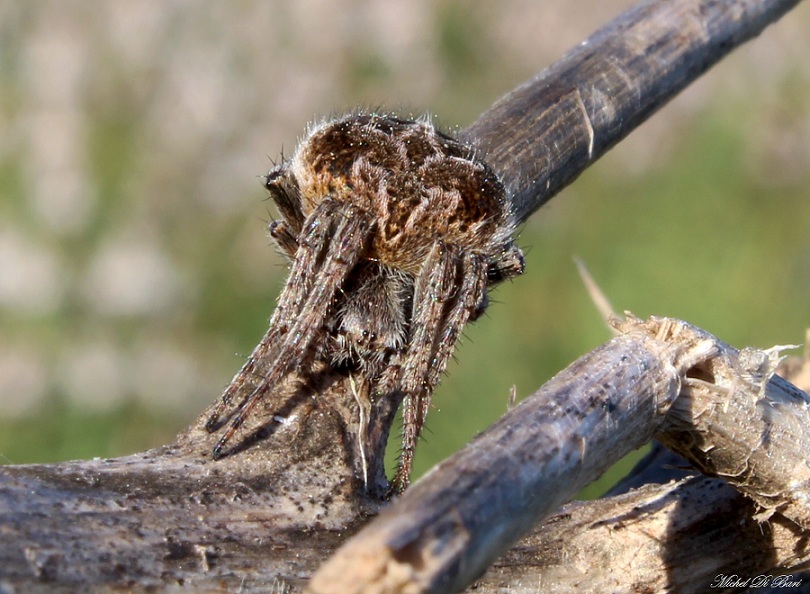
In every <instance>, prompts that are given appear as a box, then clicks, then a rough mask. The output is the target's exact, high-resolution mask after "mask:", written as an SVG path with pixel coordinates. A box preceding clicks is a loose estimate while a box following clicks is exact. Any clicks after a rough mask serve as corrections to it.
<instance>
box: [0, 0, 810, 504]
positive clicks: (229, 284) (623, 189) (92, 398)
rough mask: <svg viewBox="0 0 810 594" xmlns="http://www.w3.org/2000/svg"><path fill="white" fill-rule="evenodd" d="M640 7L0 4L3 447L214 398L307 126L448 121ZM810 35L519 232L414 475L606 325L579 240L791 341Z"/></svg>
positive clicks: (808, 208) (31, 455)
mask: <svg viewBox="0 0 810 594" xmlns="http://www.w3.org/2000/svg"><path fill="white" fill-rule="evenodd" d="M629 4H630V3H629V2H619V1H613V2H604V1H602V2H598V1H596V0H585V1H584V2H579V3H577V4H576V6H574V5H572V4H570V3H566V2H561V1H553V2H544V3H539V4H538V3H535V2H526V1H524V0H508V1H505V2H499V3H490V2H483V1H473V2H462V1H460V0H458V1H449V0H443V1H440V2H435V1H432V0H393V1H385V2H375V3H366V2H360V1H356V0H355V1H350V0H343V1H340V2H326V1H317V0H308V1H304V2H293V1H287V2H281V1H277V2H251V1H245V2H229V3H221V2H196V3H181V2H160V1H157V0H154V1H144V2H128V1H124V0H112V1H109V2H104V3H97V2H92V1H91V0H74V1H71V2H58V1H45V0H42V1H38V2H16V3H14V2H5V3H0V460H2V461H5V462H13V463H23V462H34V461H54V460H60V459H66V458H72V457H91V456H111V455H118V454H124V453H128V452H132V451H136V450H138V449H143V448H146V447H150V446H154V445H158V444H161V443H165V442H166V441H168V440H169V439H171V437H172V436H173V434H174V433H176V432H177V431H179V430H180V429H182V428H183V427H184V426H185V425H186V424H187V423H189V422H190V421H191V420H192V419H193V418H194V417H195V416H196V415H197V414H198V413H199V412H200V411H201V410H202V409H203V408H204V407H205V406H206V405H207V404H208V403H209V402H211V401H213V400H214V399H215V398H216V397H217V396H218V394H219V392H220V390H221V388H222V387H224V386H225V385H226V384H227V382H228V380H229V379H230V377H231V375H232V374H233V373H235V372H236V371H237V370H238V368H239V367H240V365H241V363H242V360H243V357H244V355H246V354H247V353H249V352H250V350H251V349H252V347H253V345H254V344H255V343H256V342H257V340H258V339H259V338H260V336H261V335H262V334H263V332H264V330H265V328H266V321H267V318H268V316H269V314H270V312H271V310H272V307H273V304H274V298H275V295H276V294H277V292H278V288H279V286H280V283H281V282H282V280H283V276H284V273H285V268H284V265H283V262H282V261H281V260H280V259H279V258H278V256H277V255H276V254H275V253H274V251H273V249H272V248H271V247H270V242H269V240H268V239H267V237H266V235H265V233H264V225H265V221H266V220H267V219H269V218H270V217H271V216H272V212H269V211H268V209H269V206H268V205H267V204H266V203H265V202H263V198H264V196H263V192H262V190H261V187H260V182H259V179H258V177H257V176H258V175H259V174H262V173H264V172H265V171H266V170H267V169H268V168H269V167H270V164H271V160H272V159H275V158H278V157H279V155H280V153H281V150H282V148H283V147H286V149H287V152H289V150H290V148H291V146H292V145H293V144H294V143H295V139H296V137H297V136H298V135H299V134H300V133H301V132H302V131H303V129H304V128H305V126H306V124H307V122H309V121H312V119H313V118H319V117H323V116H328V115H330V114H333V113H340V112H343V111H345V110H347V109H354V108H356V107H358V106H366V107H375V108H376V107H384V108H389V109H396V110H398V111H400V112H404V113H405V114H408V113H415V114H420V113H423V112H430V113H433V114H435V115H436V116H437V118H438V121H439V122H440V123H442V124H444V125H445V126H446V127H448V128H450V129H451V130H452V128H453V127H454V126H457V125H464V124H466V123H468V122H469V121H471V120H472V119H473V118H474V117H475V116H476V115H477V114H478V113H480V112H481V111H483V110H484V109H486V107H487V106H488V105H490V104H491V103H492V102H493V101H494V100H495V99H496V98H497V97H498V96H500V95H502V94H503V93H505V92H506V91H508V90H509V89H511V88H512V87H514V86H515V85H516V84H518V83H520V82H521V81H523V80H525V79H526V78H528V77H530V76H531V75H533V74H534V73H536V72H537V71H539V70H540V69H541V68H543V67H544V66H546V65H548V64H549V63H551V62H552V61H553V60H554V59H556V58H557V57H558V56H559V55H561V54H562V53H563V51H564V50H565V49H567V48H568V47H570V46H572V45H574V44H575V43H577V42H579V41H580V40H581V39H583V38H584V37H585V36H587V35H588V34H589V33H590V32H591V31H593V30H594V29H595V28H596V27H598V26H599V25H600V24H602V23H604V22H606V21H607V20H608V19H609V18H611V17H612V16H614V15H615V14H617V13H618V12H620V10H622V9H623V8H624V7H626V6H627V5H629ZM586 6H587V8H585V7H586ZM809 31H810V13H808V10H807V7H805V6H803V5H800V6H799V8H798V9H796V10H794V12H793V13H792V14H789V15H788V16H787V17H785V19H784V20H783V22H781V23H779V24H777V25H776V26H774V27H772V28H771V29H769V30H768V31H767V32H766V33H765V34H764V35H762V36H761V37H760V38H759V39H757V40H755V41H754V42H753V43H750V44H748V45H747V46H745V47H744V48H742V49H740V50H738V51H737V52H736V53H735V54H734V55H733V56H732V57H730V58H729V59H727V60H726V61H725V62H724V63H723V64H721V65H720V66H718V67H716V68H715V69H713V70H712V71H711V72H710V73H709V74H708V75H706V77H704V79H702V80H701V81H699V82H698V83H697V84H695V85H693V87H692V88H690V89H689V90H687V91H686V92H685V93H684V95H683V96H681V97H680V98H678V99H677V100H676V101H674V102H673V103H672V104H671V105H670V106H668V107H666V108H665V109H663V110H662V112H661V113H659V114H658V115H656V116H655V117H654V118H653V119H652V120H651V121H650V122H649V123H647V124H645V125H644V126H643V127H642V128H641V129H639V130H638V131H637V132H635V133H634V134H633V135H631V137H630V138H628V139H627V140H626V141H625V142H623V143H622V144H621V145H620V146H619V147H617V148H616V149H614V151H613V152H612V153H610V154H609V155H608V156H606V157H605V158H604V159H603V160H602V161H601V162H600V163H598V164H597V165H596V166H594V167H593V168H592V169H591V170H590V171H588V172H587V173H586V174H584V175H583V176H582V177H581V178H580V179H579V180H578V181H577V182H576V183H575V184H574V185H573V186H571V187H570V188H569V189H567V190H566V191H564V192H563V193H562V194H561V195H560V196H558V197H556V198H555V199H554V200H553V201H552V202H551V203H550V204H549V205H548V206H546V207H544V208H543V209H541V210H540V211H539V212H538V213H536V214H535V215H534V217H533V218H532V219H531V220H530V221H529V222H528V223H527V224H526V225H525V226H524V228H523V229H522V231H521V238H520V244H521V245H522V246H523V247H524V249H525V251H526V252H527V253H528V271H527V274H526V275H525V276H524V277H522V278H520V279H518V280H517V281H515V282H514V283H512V284H509V285H507V286H504V287H501V288H500V289H498V290H497V291H496V293H495V294H494V296H493V305H492V307H491V308H490V310H489V312H488V314H487V316H486V317H485V318H484V319H482V320H480V321H479V322H478V323H476V324H475V325H474V326H471V327H470V328H469V329H468V330H467V331H466V337H465V339H464V341H463V344H462V346H461V347H460V348H459V349H458V351H457V357H456V358H457V361H458V363H457V364H456V363H453V364H451V365H450V369H449V375H448V377H447V379H446V380H445V381H444V383H443V385H442V386H441V387H440V389H439V392H438V393H437V395H436V397H435V398H434V400H433V402H434V404H435V407H434V411H433V413H432V414H431V416H430V419H429V421H428V426H427V430H426V432H425V443H424V444H423V445H422V446H421V447H420V449H419V452H418V453H417V459H416V470H417V473H421V472H423V471H424V470H425V469H426V468H428V467H429V466H430V465H432V464H433V463H435V462H436V461H437V460H439V459H441V458H443V457H444V456H446V455H447V454H449V453H450V452H452V451H453V450H455V449H457V448H459V447H460V446H461V445H463V444H464V443H465V442H466V441H467V440H468V439H469V438H470V437H471V436H472V435H473V434H474V433H476V432H478V431H480V430H482V429H484V428H485V427H486V426H487V425H488V424H489V423H491V422H492V421H493V420H494V419H495V418H497V417H498V416H499V415H500V414H501V413H502V412H504V411H505V410H506V406H507V402H508V399H509V393H510V388H511V386H512V385H514V386H516V389H517V393H518V396H519V397H523V396H525V395H527V394H529V393H531V392H532V391H533V390H534V389H536V388H537V387H538V386H540V385H541V384H542V383H543V382H544V381H545V380H547V379H548V378H549V377H550V376H551V375H553V374H554V373H555V372H556V371H558V370H559V369H561V368H563V367H564V366H565V365H567V364H568V363H570V362H571V361H572V360H574V359H575V358H576V357H578V356H579V355H581V354H583V353H584V352H586V351H587V350H589V349H591V348H593V347H594V346H596V345H597V344H599V343H601V342H603V341H605V340H606V339H607V338H609V333H608V331H607V330H606V328H605V326H604V325H603V324H602V322H601V321H600V320H599V318H598V315H597V314H596V312H595V310H594V308H593V307H592V305H591V304H590V303H589V301H588V298H587V296H586V294H585V291H584V289H583V288H582V286H581V283H580V281H579V279H578V277H577V274H576V270H575V267H574V265H573V263H572V256H575V255H576V256H579V257H580V258H582V259H583V260H584V261H585V263H586V264H587V265H588V267H589V269H590V271H591V273H592V274H593V276H594V277H595V278H596V280H597V281H598V282H599V283H600V285H601V286H602V288H603V290H604V291H605V292H606V293H607V295H608V296H609V297H610V299H611V300H612V302H613V304H614V306H615V308H616V309H617V310H619V311H621V310H623V309H630V310H633V311H634V312H635V313H636V314H638V315H642V316H644V315H649V314H657V315H670V316H677V317H680V318H683V319H686V320H688V321H690V322H693V323H695V324H698V325H700V326H702V327H704V328H706V329H707V330H709V331H711V332H714V333H715V334H717V335H718V336H720V337H721V338H723V339H724V340H727V341H728V342H731V343H733V344H735V345H739V346H744V345H755V346H763V347H765V346H769V345H771V344H774V343H790V342H800V341H801V339H802V336H803V332H804V328H805V327H806V326H808V325H810V305H808V303H810V200H809V199H808V198H810V190H808V189H807V188H808V185H809V182H810V70H808V67H807V60H806V56H807V55H808V54H810V35H808V32H809ZM606 480H608V481H609V480H612V479H606ZM603 488H604V484H601V485H598V486H596V487H594V490H593V491H592V492H597V491H598V490H599V489H603Z"/></svg>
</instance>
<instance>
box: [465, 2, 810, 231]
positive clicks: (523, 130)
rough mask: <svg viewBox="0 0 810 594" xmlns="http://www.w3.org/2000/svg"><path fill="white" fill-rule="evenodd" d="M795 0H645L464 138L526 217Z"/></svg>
mask: <svg viewBox="0 0 810 594" xmlns="http://www.w3.org/2000/svg"><path fill="white" fill-rule="evenodd" d="M798 2H799V0H767V1H763V0H720V1H717V2H714V1H707V0H677V1H672V2H667V1H661V0H647V1H646V2H641V3H640V4H638V5H636V6H635V7H633V8H631V9H630V10H628V11H626V12H624V13H622V14H621V15H619V16H618V17H617V18H616V19H614V20H613V21H612V22H610V23H609V24H608V25H606V26H605V27H604V28H602V29H600V30H599V31H597V32H596V33H594V34H593V35H591V36H590V37H589V38H588V39H586V40H585V41H583V42H582V43H580V44H579V45H578V46H577V47H576V48H574V49H573V50H571V51H570V52H568V54H566V55H565V57H563V58H562V59H561V60H559V61H558V62H556V63H555V64H554V65H552V66H551V67H549V68H548V69H546V70H544V71H543V72H541V73H540V74H539V75H538V76H537V77H536V78H534V79H532V80H530V81H528V82H526V83H525V84H523V85H521V86H520V87H518V88H517V89H515V90H514V91H512V92H511V93H509V94H508V95H506V96H505V97H503V98H501V99H500V100H499V101H498V102H496V103H495V105H493V106H492V107H491V108H490V109H489V110H487V111H486V112H484V113H483V114H482V115H481V116H480V117H479V118H478V119H477V120H476V121H475V122H474V123H473V124H472V125H471V126H469V127H468V128H467V129H466V130H465V131H464V132H463V133H462V137H463V138H465V139H467V140H469V141H471V142H474V143H476V144H477V145H478V146H479V147H480V148H481V150H482V151H483V152H484V154H485V155H486V157H487V162H488V163H489V164H490V165H491V166H492V167H493V168H494V169H495V171H497V172H498V173H499V174H501V176H502V177H503V179H505V180H507V182H508V183H507V187H508V188H509V189H510V191H511V192H512V194H513V200H514V204H515V214H516V216H517V219H518V221H521V222H522V221H524V220H526V218H527V217H528V216H529V215H530V214H531V213H532V212H534V211H535V210H536V209H537V208H539V207H540V206H542V205H543V204H545V203H546V202H547V201H548V200H549V199H550V198H551V197H552V196H554V195H555V194H556V193H557V192H559V191H560V190H561V189H563V188H564V187H565V186H567V185H568V184H569V183H571V182H572V181H574V180H575V179H576V178H577V176H579V174H580V173H582V172H583V171H584V170H585V169H586V168H587V167H588V166H589V165H590V164H591V163H593V162H594V161H596V160H597V159H598V158H599V157H601V156H602V155H603V154H604V153H605V152H606V151H607V150H608V149H609V148H611V147H612V146H613V145H614V144H616V143H617V142H619V141H620V140H621V139H622V138H624V137H625V136H627V135H628V134H629V133H630V132H632V131H633V130H635V129H636V128H637V127H638V126H639V125H640V124H641V123H643V122H644V121H645V120H646V119H647V118H648V117H650V115H652V114H653V113H654V112H655V111H656V110H658V109H659V108H660V107H661V106H663V105H664V104H666V103H667V101H669V100H670V99H672V98H673V97H674V96H675V95H677V94H678V93H679V92H680V91H681V90H682V89H684V88H685V87H686V86H688V85H689V84H690V83H691V82H693V81H694V80H695V79H696V78H698V77H699V76H700V75H701V74H703V73H704V72H705V71H706V70H708V69H709V68H710V67H711V66H713V65H714V64H715V63H716V62H718V61H719V60H720V59H722V58H723V57H724V56H726V55H727V54H728V53H729V52H730V51H731V50H733V49H734V48H736V47H737V46H739V45H740V44H741V43H743V42H745V41H747V40H748V39H751V38H752V37H755V36H757V35H759V34H760V33H761V32H762V30H763V29H764V28H765V27H767V26H768V25H769V24H770V23H772V22H774V21H776V20H777V19H779V18H780V17H781V16H782V15H783V14H785V13H786V12H787V11H789V10H790V9H791V8H793V7H794V6H795V5H796V4H798Z"/></svg>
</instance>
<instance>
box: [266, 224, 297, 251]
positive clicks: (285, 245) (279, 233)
mask: <svg viewBox="0 0 810 594" xmlns="http://www.w3.org/2000/svg"><path fill="white" fill-rule="evenodd" d="M267 230H268V231H269V233H270V237H272V238H273V241H275V242H276V245H277V246H278V248H279V249H280V250H281V252H282V253H283V254H284V255H285V256H287V257H288V258H291V259H292V258H295V254H296V252H297V251H298V237H297V236H296V235H295V233H294V230H293V228H292V227H291V225H290V224H289V223H287V222H286V221H285V220H283V219H279V220H275V221H273V222H271V223H270V224H269V225H268V226H267Z"/></svg>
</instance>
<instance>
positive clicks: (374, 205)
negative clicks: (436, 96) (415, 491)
mask: <svg viewBox="0 0 810 594" xmlns="http://www.w3.org/2000/svg"><path fill="white" fill-rule="evenodd" d="M265 185H266V187H267V189H268V190H269V191H270V195H271V197H272V198H273V200H274V201H275V203H276V206H277V208H278V210H279V213H280V215H281V218H280V219H278V220H276V221H274V222H273V223H271V225H270V234H271V236H272V237H273V239H274V240H275V241H276V243H277V244H278V246H279V248H280V249H281V251H282V252H283V253H284V254H285V255H286V256H287V257H289V258H290V259H291V260H292V268H291V271H290V275H289V277H288V279H287V282H286V285H285V287H284V290H283V291H282V293H281V296H280V297H279V302H278V307H277V308H276V311H275V312H274V314H273V316H272V317H271V319H270V329H269V330H268V333H267V336H266V337H265V340H264V341H263V344H265V345H273V349H272V352H273V358H272V360H271V361H257V360H256V358H255V357H251V358H250V359H248V361H247V362H246V363H245V366H244V367H243V370H242V371H243V372H245V371H249V372H252V373H259V374H260V375H261V377H262V381H261V382H260V383H259V384H258V387H256V388H255V390H253V392H252V393H251V394H250V395H249V396H248V397H247V398H245V399H244V400H243V401H242V402H239V403H238V404H237V407H236V411H235V412H234V414H233V418H232V420H231V422H230V426H229V428H228V429H227V430H226V432H225V433H224V434H223V436H222V437H221V438H220V440H219V442H218V443H217V445H216V447H215V449H214V453H213V455H214V457H220V456H221V455H222V450H223V447H224V445H225V444H226V442H227V441H228V440H229V439H230V438H231V437H232V436H233V434H234V433H235V432H236V430H237V429H238V428H239V426H240V425H241V424H242V423H243V422H244V420H245V419H246V418H247V416H248V415H249V414H250V413H251V410H252V409H253V407H254V406H255V405H256V404H257V403H258V402H259V401H260V400H261V399H262V398H263V397H264V396H265V395H266V394H267V393H268V391H269V390H272V389H273V388H274V386H276V385H277V384H278V382H279V381H280V380H281V379H282V378H284V377H285V376H286V375H287V374H289V373H290V372H292V371H295V370H298V369H301V368H302V367H304V366H305V364H306V363H308V362H311V361H312V360H315V359H318V360H321V361H326V362H327V363H328V364H329V365H332V366H335V367H339V368H342V369H347V370H348V371H349V372H351V373H352V374H354V375H353V377H354V376H356V377H358V378H360V379H361V380H362V383H363V385H364V393H366V394H369V395H370V397H371V398H389V397H390V398H395V399H397V400H396V401H397V402H398V401H399V400H402V401H403V406H404V408H403V422H404V430H403V441H402V452H401V456H400V461H399V466H398V468H397V472H396V475H395V476H394V479H393V488H394V490H395V491H401V490H402V489H404V488H405V487H406V486H407V484H408V481H409V475H410V468H411V461H412V458H413V452H414V448H415V447H416V442H417V440H418V438H419V435H420V432H421V430H422V426H423V424H424V422H425V417H426V415H427V412H428V408H429V405H430V396H431V394H432V392H433V390H434V388H435V387H436V385H437V384H438V383H439V380H440V378H441V375H442V373H443V372H444V370H445V367H446V365H447V361H448V359H449V357H450V356H451V354H452V352H453V348H454V346H455V343H456V340H457V339H458V336H459V333H460V332H461V330H462V329H463V327H464V325H465V324H466V323H467V322H468V321H470V320H471V319H475V318H476V317H477V316H478V315H480V313H481V312H482V311H483V310H484V308H485V307H486V305H487V287H489V286H491V285H493V284H495V283H497V282H498V281H500V280H502V279H504V278H508V277H512V276H515V275H518V274H520V273H521V272H522V271H523V254H522V253H521V251H520V249H519V248H517V247H516V246H515V245H514V244H513V242H512V233H513V230H514V225H513V221H512V217H511V213H510V208H509V202H508V201H507V197H506V192H505V190H504V187H503V185H502V184H501V182H500V181H499V180H498V178H497V176H496V175H495V174H494V172H493V171H492V170H491V169H490V168H489V167H488V166H487V165H486V164H485V163H483V161H481V160H479V159H477V158H476V156H475V154H474V152H473V150H472V149H471V148H470V147H468V146H466V145H464V144H462V143H460V142H458V141H456V140H454V139H453V138H451V137H449V136H446V135H444V134H442V133H440V132H438V131H437V130H436V129H435V128H434V127H433V126H432V125H431V124H430V123H429V122H427V121H405V120H401V119H398V118H395V117H391V116H385V115H377V114H354V115H350V116H346V117H344V118H341V119H338V120H334V121H330V122H328V123H325V124H323V125H320V126H317V127H315V128H313V129H312V130H311V131H310V132H309V134H308V135H307V137H306V138H305V139H304V140H303V141H302V142H301V144H300V145H299V146H298V148H297V149H296V151H295V153H294V154H293V156H292V158H291V159H290V160H289V161H285V162H283V163H282V164H281V165H279V166H278V167H276V168H275V169H273V170H272V171H271V172H270V173H269V174H268V175H267V178H266V184H265ZM233 396H234V394H233V392H232V391H230V390H226V392H225V394H224V395H223V398H222V401H221V403H220V405H219V406H218V407H217V409H216V410H215V412H214V414H213V415H212V417H211V418H210V419H209V422H208V425H207V426H208V428H209V430H212V431H213V430H216V429H217V428H219V427H221V425H222V423H221V422H220V416H221V415H222V414H223V413H224V411H225V409H226V408H227V407H228V406H229V405H230V404H231V401H232V399H233Z"/></svg>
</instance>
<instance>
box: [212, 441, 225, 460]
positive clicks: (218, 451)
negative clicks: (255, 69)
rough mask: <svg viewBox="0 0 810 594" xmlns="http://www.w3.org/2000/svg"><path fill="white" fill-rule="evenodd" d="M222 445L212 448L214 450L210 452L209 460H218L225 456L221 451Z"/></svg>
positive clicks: (218, 444)
mask: <svg viewBox="0 0 810 594" xmlns="http://www.w3.org/2000/svg"><path fill="white" fill-rule="evenodd" d="M223 445H224V444H223V443H217V445H215V446H214V449H213V450H211V458H212V459H213V460H220V459H221V458H223V457H224V456H225V454H224V453H223V451H222V447H223Z"/></svg>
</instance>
